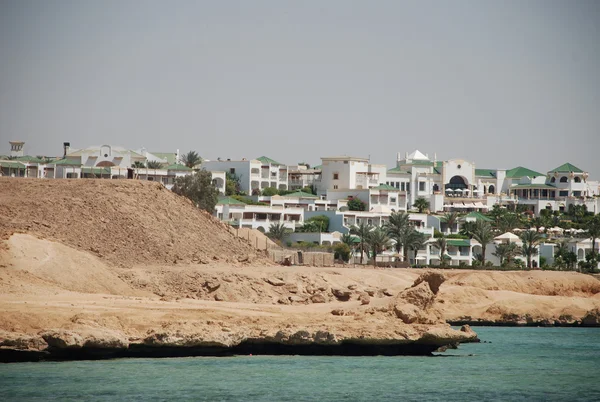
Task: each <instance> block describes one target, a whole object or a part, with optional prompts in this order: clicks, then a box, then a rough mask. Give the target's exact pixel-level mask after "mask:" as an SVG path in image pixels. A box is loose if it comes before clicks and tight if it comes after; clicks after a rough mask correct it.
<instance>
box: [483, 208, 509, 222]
mask: <svg viewBox="0 0 600 402" xmlns="http://www.w3.org/2000/svg"><path fill="white" fill-rule="evenodd" d="M505 214H506V208H501V207H500V205H498V204H496V205H494V206H493V207H492V210H491V211H489V212H488V213H487V216H488V217H489V218H492V220H493V222H494V223H495V226H498V223H499V222H500V219H501V218H502V216H504V215H505Z"/></svg>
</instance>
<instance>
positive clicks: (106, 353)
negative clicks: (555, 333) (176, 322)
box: [0, 326, 479, 363]
mask: <svg viewBox="0 0 600 402" xmlns="http://www.w3.org/2000/svg"><path fill="white" fill-rule="evenodd" d="M119 335H121V334H107V333H105V334H103V335H102V334H101V335H98V334H94V333H92V332H90V333H88V334H87V335H86V334H82V333H76V332H72V331H51V332H46V333H43V334H40V335H38V336H31V335H25V334H5V335H3V336H2V342H0V345H1V346H0V362H2V363H14V362H39V361H67V360H105V359H116V358H165V357H198V356H204V357H231V356H236V355H273V356H278V355H305V356H378V355H381V356H431V355H432V354H433V352H435V351H436V350H439V349H441V350H445V349H446V348H448V347H457V346H458V344H460V343H467V342H479V339H478V338H477V334H476V333H475V332H473V331H472V330H471V329H470V328H469V327H468V326H463V327H462V328H461V330H460V331H456V330H453V329H451V328H449V327H447V326H434V327H432V328H431V329H429V330H427V331H426V332H424V333H423V334H422V335H420V336H419V337H418V338H416V339H406V338H404V339H402V337H400V336H398V337H397V338H395V339H394V338H391V337H390V338H386V339H369V338H362V339H361V338H344V337H343V335H342V336H340V335H336V334H334V333H331V332H327V331H314V332H310V331H306V330H298V331H278V332H277V333H275V334H274V335H266V336H264V337H254V338H241V335H240V333H230V334H228V336H226V337H225V338H223V337H221V339H219V340H218V341H217V340H216V338H217V337H216V336H213V338H214V339H212V340H211V339H207V338H204V339H203V338H197V337H196V336H194V335H184V334H173V333H154V334H152V335H151V336H149V337H147V338H146V339H144V340H142V341H141V342H131V343H130V342H128V341H127V340H126V339H125V338H123V337H122V336H119Z"/></svg>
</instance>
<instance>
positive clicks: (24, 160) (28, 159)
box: [16, 155, 46, 163]
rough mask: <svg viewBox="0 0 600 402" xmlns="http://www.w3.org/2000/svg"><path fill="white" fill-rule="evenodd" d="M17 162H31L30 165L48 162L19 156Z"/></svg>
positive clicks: (27, 156)
mask: <svg viewBox="0 0 600 402" xmlns="http://www.w3.org/2000/svg"><path fill="white" fill-rule="evenodd" d="M16 160H18V161H20V162H29V163H45V162H46V161H45V160H43V159H40V158H38V157H35V156H30V155H26V156H19V157H18V158H16Z"/></svg>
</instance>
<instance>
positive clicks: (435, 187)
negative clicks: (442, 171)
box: [433, 184, 440, 192]
mask: <svg viewBox="0 0 600 402" xmlns="http://www.w3.org/2000/svg"><path fill="white" fill-rule="evenodd" d="M433 191H434V192H436V191H440V186H438V185H437V184H434V185H433Z"/></svg>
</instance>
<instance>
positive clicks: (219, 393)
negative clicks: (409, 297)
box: [0, 327, 600, 401]
mask: <svg viewBox="0 0 600 402" xmlns="http://www.w3.org/2000/svg"><path fill="white" fill-rule="evenodd" d="M475 330H476V331H477V332H478V333H479V336H480V338H481V339H482V340H483V341H488V342H491V343H480V344H465V345H461V346H460V348H459V349H457V350H448V351H447V352H445V353H442V354H440V355H439V356H436V357H402V356H400V357H300V356H277V357H275V356H239V357H226V358H177V359H122V360H106V361H79V362H60V363H54V362H49V363H16V364H4V365H0V401H27V400H57V401H81V400H85V401H139V400H152V401H179V400H207V401H367V400H368V401H483V400H486V401H490V400H501V401H519V400H527V401H531V400H536V401H542V400H544V401H554V400H556V401H578V400H580V401H600V329H599V328H490V327H487V328H482V327H479V328H475Z"/></svg>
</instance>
